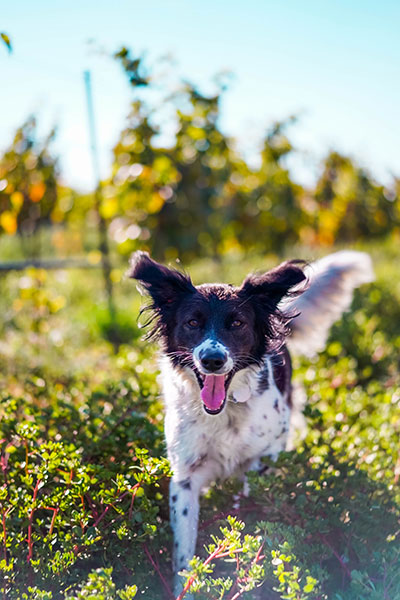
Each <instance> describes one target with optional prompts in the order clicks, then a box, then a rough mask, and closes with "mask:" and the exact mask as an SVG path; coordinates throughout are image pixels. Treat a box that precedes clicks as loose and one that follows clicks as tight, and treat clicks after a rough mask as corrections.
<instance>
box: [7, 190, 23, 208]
mask: <svg viewBox="0 0 400 600" xmlns="http://www.w3.org/2000/svg"><path fill="white" fill-rule="evenodd" d="M10 200H11V204H12V205H13V208H15V210H16V211H19V209H20V208H21V206H22V205H23V203H24V195H23V194H22V193H21V192H14V193H13V194H11V196H10Z"/></svg>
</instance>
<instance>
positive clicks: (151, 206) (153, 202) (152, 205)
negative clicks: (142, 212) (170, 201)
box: [147, 193, 164, 214]
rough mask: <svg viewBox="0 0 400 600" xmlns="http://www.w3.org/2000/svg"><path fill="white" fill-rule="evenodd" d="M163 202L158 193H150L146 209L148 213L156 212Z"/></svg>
mask: <svg viewBox="0 0 400 600" xmlns="http://www.w3.org/2000/svg"><path fill="white" fill-rule="evenodd" d="M163 204H164V199H163V198H162V197H161V196H160V194H157V193H154V194H152V195H151V198H150V201H149V203H148V205H147V210H148V212H149V213H150V214H153V213H156V212H158V211H159V210H160V209H161V208H162V206H163Z"/></svg>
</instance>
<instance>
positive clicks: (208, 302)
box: [129, 251, 374, 595]
mask: <svg viewBox="0 0 400 600" xmlns="http://www.w3.org/2000/svg"><path fill="white" fill-rule="evenodd" d="M129 275H130V277H132V278H134V279H136V280H137V281H138V282H139V283H140V284H141V287H142V288H143V289H144V291H145V292H146V293H147V294H148V295H149V296H150V299H151V303H150V305H149V306H147V307H145V308H148V309H150V311H151V313H152V318H151V319H150V322H151V324H152V329H151V332H150V336H153V337H156V338H158V339H159V340H160V341H161V345H162V359H161V381H162V388H163V397H164V402H165V409H166V415H165V437H166V443H167V450H168V458H169V460H170V463H171V467H172V471H173V476H172V480H171V482H170V518H171V525H172V529H173V533H174V549H173V565H174V572H175V592H176V594H177V595H178V594H179V593H180V591H181V590H182V577H181V576H179V571H181V570H182V569H185V568H186V567H187V566H188V563H189V561H190V560H191V558H192V557H193V555H194V552H195V545H196V537H197V527H198V518H199V496H200V492H201V490H202V488H204V487H205V486H207V485H209V484H210V483H211V482H212V481H214V480H216V479H224V478H227V477H229V476H231V475H233V474H237V475H240V476H243V477H244V474H245V473H246V471H250V470H251V471H260V470H261V468H262V466H261V463H260V459H261V458H262V457H270V458H272V459H276V458H277V457H278V455H279V453H280V452H281V451H282V450H285V449H286V448H287V445H288V443H289V439H290V435H291V433H292V430H293V422H294V421H295V419H296V403H295V401H294V398H293V397H292V391H293V388H292V377H291V375H292V368H291V360H290V352H295V353H297V354H303V355H306V356H311V355H312V354H314V353H315V352H317V351H320V350H322V349H323V347H324V345H325V342H326V339H327V336H328V333H329V329H330V327H331V325H332V324H333V323H334V322H335V321H336V320H337V319H338V318H339V317H340V316H341V314H342V313H343V312H344V311H345V310H347V309H348V308H349V306H350V304H351V301H352V296H353V290H354V289H355V288H356V287H358V286H359V285H361V284H363V283H367V282H370V281H372V280H373V279H374V275H373V270H372V265H371V260H370V258H369V256H368V255H367V254H365V253H362V252H356V251H341V252H337V253H334V254H331V255H329V256H327V257H325V258H323V259H321V260H319V261H317V262H315V263H313V264H311V265H308V264H306V263H304V262H302V261H296V260H295V261H287V262H284V263H282V264H280V265H279V266H278V267H276V268H274V269H272V270H270V271H268V272H266V273H263V274H251V275H249V276H248V277H246V279H245V280H244V281H243V283H242V285H241V286H240V287H235V286H232V285H227V284H219V283H218V284H214V283H211V284H203V285H199V286H194V285H193V283H192V281H191V279H190V277H189V276H188V275H186V274H184V273H182V272H180V271H178V270H175V269H170V268H168V267H166V266H164V265H161V264H159V263H157V262H156V261H154V260H152V259H151V258H150V256H149V255H148V254H147V253H145V252H141V251H139V252H136V253H135V254H134V255H133V257H132V259H131V268H130V272H129ZM148 324H150V323H148ZM297 412H298V411H297Z"/></svg>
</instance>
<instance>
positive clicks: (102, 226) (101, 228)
mask: <svg viewBox="0 0 400 600" xmlns="http://www.w3.org/2000/svg"><path fill="white" fill-rule="evenodd" d="M84 80H85V90H86V100H87V110H88V123H89V137H90V150H91V154H92V163H93V175H94V180H95V192H94V199H95V211H96V213H97V219H98V232H99V250H100V252H101V264H102V271H103V279H104V287H105V290H106V295H107V301H108V309H109V312H110V318H111V320H112V321H114V319H115V303H114V295H113V284H112V280H111V260H110V248H109V245H108V238H107V223H106V220H105V219H104V217H103V216H102V214H101V201H102V189H101V177H100V168H99V158H98V150H97V138H96V126H95V118H94V109H93V96H92V83H91V75H90V71H85V72H84Z"/></svg>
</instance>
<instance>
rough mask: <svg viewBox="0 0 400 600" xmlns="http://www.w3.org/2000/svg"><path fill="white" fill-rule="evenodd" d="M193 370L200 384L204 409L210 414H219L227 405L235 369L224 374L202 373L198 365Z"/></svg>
mask: <svg viewBox="0 0 400 600" xmlns="http://www.w3.org/2000/svg"><path fill="white" fill-rule="evenodd" d="M193 370H194V372H195V375H196V378H197V381H198V383H199V386H200V396H201V399H202V401H203V407H204V410H205V411H206V413H208V414H209V415H218V414H219V413H220V412H221V411H222V409H223V408H224V406H225V402H226V397H227V392H228V387H229V384H230V382H231V380H232V377H233V369H232V370H231V371H229V373H225V374H223V375H218V374H214V373H209V374H206V373H201V372H200V371H199V370H198V369H197V368H196V367H195V368H194V369H193Z"/></svg>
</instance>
